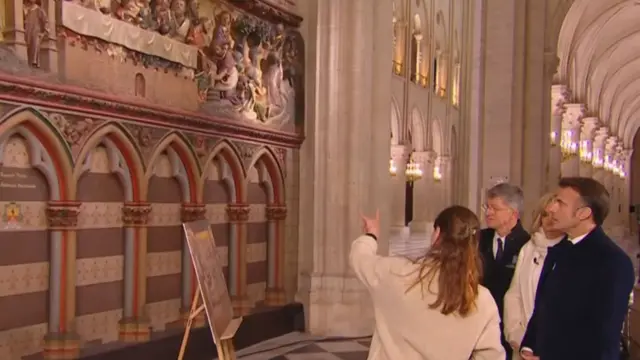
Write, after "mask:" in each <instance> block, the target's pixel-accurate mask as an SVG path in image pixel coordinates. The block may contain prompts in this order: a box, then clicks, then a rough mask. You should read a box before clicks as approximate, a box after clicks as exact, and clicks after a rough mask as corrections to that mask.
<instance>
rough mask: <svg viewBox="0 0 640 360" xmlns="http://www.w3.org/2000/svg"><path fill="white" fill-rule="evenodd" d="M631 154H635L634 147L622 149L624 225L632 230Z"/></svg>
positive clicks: (621, 182) (621, 202)
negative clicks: (630, 208) (630, 210)
mask: <svg viewBox="0 0 640 360" xmlns="http://www.w3.org/2000/svg"><path fill="white" fill-rule="evenodd" d="M631 155H633V149H624V150H623V151H622V161H623V163H622V164H623V165H622V170H623V172H622V176H621V177H622V178H621V181H620V184H621V186H622V192H621V194H622V198H621V199H620V204H621V206H622V226H623V227H624V228H625V229H626V230H627V231H630V230H631V213H630V212H629V207H630V206H631V183H630V182H629V172H630V171H629V170H630V169H631Z"/></svg>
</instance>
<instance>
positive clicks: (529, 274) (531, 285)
mask: <svg viewBox="0 0 640 360" xmlns="http://www.w3.org/2000/svg"><path fill="white" fill-rule="evenodd" d="M553 201H554V195H553V194H546V195H544V196H543V197H542V198H541V199H540V201H539V202H538V206H537V208H536V209H535V211H534V213H533V219H534V220H533V225H532V227H531V240H529V242H527V243H526V244H525V245H524V246H523V247H522V249H521V250H520V254H519V255H518V262H517V263H516V270H515V274H514V275H513V279H512V281H511V286H510V287H509V290H508V291H507V293H506V294H505V296H504V334H505V338H506V339H507V341H508V342H509V345H511V347H512V348H513V349H514V352H513V359H514V360H516V359H520V358H521V357H520V356H519V355H518V353H519V349H520V342H521V341H522V337H523V336H524V333H525V331H526V330H527V323H528V322H529V319H530V318H531V314H533V304H534V300H535V298H536V290H537V288H538V280H539V278H540V272H541V271H542V265H543V264H544V258H545V256H546V255H547V249H548V248H549V247H550V246H553V245H555V244H557V243H559V242H560V240H562V238H563V237H564V233H561V232H558V231H554V230H553V228H552V226H551V225H552V223H551V217H550V216H549V214H548V213H547V211H546V208H547V206H549V205H550V204H551V203H552V202H553Z"/></svg>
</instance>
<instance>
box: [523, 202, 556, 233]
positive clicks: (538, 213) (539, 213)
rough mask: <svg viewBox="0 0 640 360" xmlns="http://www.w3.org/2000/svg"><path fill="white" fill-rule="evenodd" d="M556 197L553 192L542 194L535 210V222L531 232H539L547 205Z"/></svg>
mask: <svg viewBox="0 0 640 360" xmlns="http://www.w3.org/2000/svg"><path fill="white" fill-rule="evenodd" d="M554 199H555V195H554V194H553V193H546V194H544V195H542V197H541V198H540V200H538V205H537V206H536V208H535V210H533V222H532V223H531V228H530V229H529V232H530V233H531V234H533V233H536V232H538V230H540V228H541V227H542V218H543V217H544V215H545V214H546V212H547V210H546V208H547V206H549V205H550V204H551V203H552V202H553V200H554Z"/></svg>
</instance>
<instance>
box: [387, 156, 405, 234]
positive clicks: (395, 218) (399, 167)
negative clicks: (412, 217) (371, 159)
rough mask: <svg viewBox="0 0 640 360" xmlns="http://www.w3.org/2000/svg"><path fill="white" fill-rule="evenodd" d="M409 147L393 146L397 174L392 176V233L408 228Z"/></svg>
mask: <svg viewBox="0 0 640 360" xmlns="http://www.w3.org/2000/svg"><path fill="white" fill-rule="evenodd" d="M408 158H409V149H407V147H406V146H404V145H394V146H392V147H391V160H392V161H393V163H394V165H395V167H396V175H395V176H393V177H392V178H391V187H392V190H391V192H392V194H393V195H392V197H391V204H392V205H391V233H392V235H400V234H402V232H403V231H404V229H405V228H406V224H405V206H406V203H407V177H406V174H405V171H406V169H407V161H408Z"/></svg>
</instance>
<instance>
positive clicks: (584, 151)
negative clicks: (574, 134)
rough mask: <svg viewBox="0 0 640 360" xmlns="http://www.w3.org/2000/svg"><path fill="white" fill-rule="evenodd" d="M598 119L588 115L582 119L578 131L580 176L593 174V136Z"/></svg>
mask: <svg viewBox="0 0 640 360" xmlns="http://www.w3.org/2000/svg"><path fill="white" fill-rule="evenodd" d="M598 124H599V120H598V118H596V117H588V118H584V119H583V120H582V128H581V131H580V172H579V173H580V176H584V177H591V175H592V174H593V165H592V161H593V140H594V139H593V137H594V136H595V132H596V129H597V128H598Z"/></svg>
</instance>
